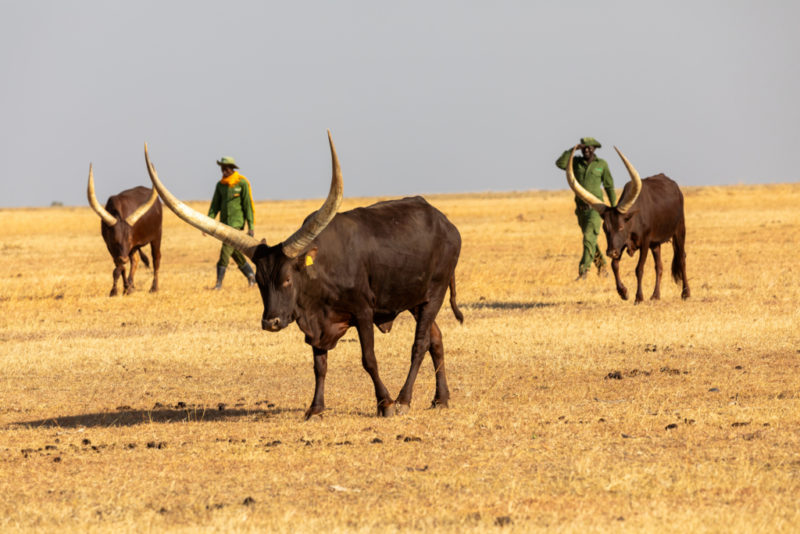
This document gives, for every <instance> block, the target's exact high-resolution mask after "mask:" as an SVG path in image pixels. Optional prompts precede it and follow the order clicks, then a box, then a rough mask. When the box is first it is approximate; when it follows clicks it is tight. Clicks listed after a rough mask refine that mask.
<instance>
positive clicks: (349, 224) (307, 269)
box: [87, 132, 690, 419]
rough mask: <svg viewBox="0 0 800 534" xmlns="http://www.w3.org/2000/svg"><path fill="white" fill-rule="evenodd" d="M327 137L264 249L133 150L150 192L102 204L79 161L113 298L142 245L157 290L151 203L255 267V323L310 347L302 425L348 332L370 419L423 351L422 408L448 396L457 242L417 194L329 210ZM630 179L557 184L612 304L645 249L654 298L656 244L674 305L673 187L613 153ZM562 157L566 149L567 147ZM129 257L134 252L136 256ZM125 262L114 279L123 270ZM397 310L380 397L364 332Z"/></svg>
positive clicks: (401, 408) (395, 409)
mask: <svg viewBox="0 0 800 534" xmlns="http://www.w3.org/2000/svg"><path fill="white" fill-rule="evenodd" d="M328 142H329V144H330V151H331V165H332V168H333V172H332V177H331V186H330V191H329V193H328V197H327V198H326V199H325V202H324V203H323V205H322V207H321V208H320V209H318V210H317V211H315V212H314V213H312V214H311V215H309V216H308V217H307V218H306V220H305V221H303V223H302V224H301V226H300V228H299V229H298V230H297V231H296V232H294V233H293V234H292V235H291V236H289V237H288V238H287V239H286V240H285V241H283V242H282V243H279V244H275V245H272V246H270V245H268V244H267V243H266V241H265V240H258V239H256V238H255V237H252V236H250V235H249V234H247V233H246V232H244V231H242V230H238V229H235V228H232V227H230V226H227V225H225V224H223V223H221V222H218V221H216V220H215V219H212V218H210V217H207V216H206V215H203V214H201V213H199V212H197V211H195V210H193V209H192V208H190V207H189V206H187V205H186V204H184V203H183V202H181V201H180V200H178V199H177V198H176V197H175V196H174V195H172V193H170V192H169V190H168V189H167V188H166V187H165V186H164V184H163V183H162V182H161V181H160V180H159V178H158V174H157V173H156V169H155V166H154V165H153V164H152V162H151V161H150V155H149V153H148V150H147V145H146V144H145V161H146V164H147V170H148V173H149V175H150V180H151V181H152V183H153V188H152V189H147V188H145V187H136V188H133V189H128V190H126V191H123V192H121V193H119V194H118V195H114V196H112V197H110V198H109V199H108V202H107V203H106V206H105V208H103V207H102V206H101V205H100V203H99V202H98V201H97V198H96V197H95V192H94V178H93V174H92V167H91V165H90V166H89V185H88V192H87V194H88V199H89V204H90V205H91V207H92V209H93V210H94V211H95V212H96V213H97V214H98V215H99V216H100V218H101V219H102V223H101V233H102V236H103V240H104V241H105V243H106V247H107V248H108V251H109V253H110V254H111V257H112V258H113V260H114V265H115V268H114V275H113V278H114V285H113V286H112V289H111V296H114V295H116V294H117V281H118V279H119V277H120V276H121V277H122V280H123V286H124V291H123V293H124V294H128V293H129V292H131V291H132V290H133V289H134V283H133V276H134V272H135V271H136V266H137V262H138V258H139V257H140V258H141V259H142V261H143V262H144V263H145V265H149V260H148V258H147V256H146V255H145V254H144V252H142V250H141V249H142V247H144V246H145V245H147V244H148V243H149V244H150V247H151V253H152V256H153V284H152V286H151V288H150V291H156V290H157V289H158V268H159V264H160V261H161V228H162V225H161V221H162V212H161V202H160V201H159V199H158V197H161V200H163V202H164V203H165V204H166V205H167V207H168V208H169V209H171V210H172V211H173V212H174V213H175V214H176V215H177V216H178V217H179V218H181V219H183V220H184V221H185V222H187V223H188V224H190V225H192V226H194V227H196V228H198V229H200V230H202V231H203V232H205V233H207V234H211V235H213V236H214V237H216V238H217V239H219V240H220V241H222V242H224V243H226V244H228V245H231V246H232V247H234V248H236V249H237V250H240V251H241V252H242V253H243V254H245V255H246V256H247V257H248V258H250V260H252V261H253V263H254V264H255V266H256V282H257V283H258V287H259V290H260V292H261V299H262V301H263V305H264V312H263V314H262V317H261V327H262V328H263V329H264V330H269V331H270V332H277V331H279V330H282V329H283V328H286V327H287V326H289V325H290V324H291V323H292V322H297V325H298V326H299V328H300V330H302V332H303V333H304V334H305V341H306V343H307V344H308V345H310V346H311V348H312V352H313V356H314V376H315V378H316V385H315V389H314V396H313V399H312V401H311V405H310V406H309V408H308V409H307V410H306V412H305V417H306V419H308V418H310V417H312V416H313V415H317V414H320V413H321V412H322V411H323V410H324V409H325V397H324V390H325V375H326V372H327V365H328V364H327V359H328V351H329V350H331V349H333V348H334V347H335V346H336V343H337V342H338V340H339V339H340V338H341V337H342V336H343V335H344V334H345V332H347V330H348V329H349V328H350V327H351V326H352V327H355V328H356V331H357V332H358V337H359V340H360V343H361V358H362V364H363V366H364V369H365V370H366V371H367V373H368V374H369V376H370V378H371V379H372V382H373V384H374V386H375V397H376V400H377V411H378V415H381V416H391V415H395V414H401V413H405V412H407V411H408V410H409V407H410V405H411V397H412V392H413V388H414V382H415V380H416V376H417V373H418V371H419V366H420V364H421V363H422V360H423V358H424V356H425V353H426V352H428V353H430V355H431V360H432V362H433V367H434V373H435V377H436V390H435V392H434V396H433V400H432V403H431V405H432V407H446V406H447V405H448V401H449V398H450V391H449V389H448V387H447V377H446V373H445V366H444V346H443V344H442V333H441V330H440V329H439V326H438V325H437V324H436V316H437V314H438V313H439V310H440V308H441V306H442V304H443V303H444V299H445V295H446V293H447V292H448V291H449V293H450V298H449V302H450V307H451V309H452V311H453V314H454V315H455V317H456V319H458V321H459V322H463V320H464V317H463V315H462V313H461V311H460V310H459V309H458V305H457V303H456V279H455V269H456V264H457V263H458V256H459V253H460V251H461V235H460V234H459V232H458V229H457V228H456V227H455V226H454V225H453V224H452V223H451V222H450V221H449V220H448V219H447V217H445V215H444V214H443V213H442V212H440V211H439V210H437V209H436V208H435V207H433V206H431V205H430V204H429V203H428V202H427V201H426V200H425V199H423V198H422V197H419V196H417V197H412V198H404V199H400V200H390V201H385V202H378V203H377V204H373V205H371V206H367V207H363V208H356V209H353V210H350V211H346V212H342V213H337V210H338V207H339V204H340V203H341V200H342V194H343V193H342V191H343V184H342V172H341V168H340V166H339V159H338V156H337V154H336V148H335V146H334V144H333V140H332V138H331V135H330V132H328ZM617 153H618V154H619V156H620V157H621V158H622V161H623V163H624V164H625V167H626V168H627V169H628V173H629V174H630V177H631V181H630V182H628V183H627V184H626V185H625V188H624V190H623V192H622V195H621V196H620V200H619V203H618V205H617V206H616V207H611V206H608V205H606V204H605V203H604V202H603V201H602V200H600V199H598V198H597V197H595V196H594V195H593V194H592V193H590V192H589V191H587V190H586V189H584V188H583V187H582V186H581V185H580V184H579V183H578V182H577V180H576V179H575V176H574V174H573V171H572V155H571V156H570V161H569V164H568V165H567V183H568V184H569V186H570V188H571V189H572V190H573V191H574V192H575V195H576V196H577V197H578V198H580V199H581V200H583V201H584V202H586V203H587V204H588V205H590V206H591V207H592V208H593V209H595V210H596V211H597V212H598V213H599V214H600V215H601V217H602V219H603V230H604V232H605V235H606V239H607V243H608V249H607V251H606V254H607V255H608V256H609V257H610V258H611V266H612V270H613V272H614V278H615V281H616V288H617V292H618V293H619V295H620V296H621V297H622V298H623V299H627V298H628V290H627V289H626V287H625V286H624V285H623V283H622V281H621V280H620V276H619V261H620V258H621V256H622V253H623V251H625V250H627V251H628V254H629V255H631V256H632V255H633V253H634V252H635V251H636V250H639V251H640V252H639V261H638V263H637V266H636V278H637V290H636V299H635V303H637V304H638V303H639V302H641V301H642V300H643V296H642V274H643V271H644V263H645V260H646V258H647V250H648V249H649V250H650V251H652V254H653V259H654V261H655V271H656V283H655V289H654V291H653V294H652V296H651V298H652V299H659V298H660V284H661V273H662V264H661V244H662V243H666V242H668V241H672V246H673V251H674V255H673V260H672V277H673V279H674V280H675V281H676V282H678V281H679V280H680V281H682V283H683V289H682V292H681V296H682V298H684V299H686V298H688V297H689V295H690V292H689V286H688V283H687V277H686V253H685V248H684V245H685V236H686V226H685V219H684V211H683V195H682V193H681V191H680V189H679V188H678V185H677V184H676V183H675V182H674V181H672V180H671V179H669V178H667V177H666V176H664V175H663V174H659V175H656V176H651V177H649V178H645V179H643V180H642V179H640V178H639V174H638V173H637V172H636V169H635V168H634V167H633V165H631V163H630V161H628V159H627V158H626V157H625V156H624V155H623V154H622V153H621V152H620V151H619V150H617ZM573 154H574V149H573ZM137 255H138V256H137ZM126 264H129V265H130V268H129V272H128V275H127V277H126V275H125V265H126ZM404 311H409V312H410V313H411V314H412V315H413V317H414V319H415V320H416V329H415V333H414V343H413V346H412V353H411V354H412V357H411V366H410V368H409V370H408V376H407V378H406V381H405V384H404V385H403V387H402V388H401V390H400V393H399V394H398V396H397V398H396V399H392V397H391V396H390V394H389V392H388V390H387V389H386V386H385V385H384V383H383V382H382V381H381V378H380V376H379V374H378V365H377V361H376V358H375V350H374V338H373V336H374V329H373V325H375V326H377V327H378V329H379V330H380V331H381V332H384V333H386V332H389V330H391V328H392V323H393V322H394V319H395V318H396V317H397V316H398V315H399V314H400V313H402V312H404Z"/></svg>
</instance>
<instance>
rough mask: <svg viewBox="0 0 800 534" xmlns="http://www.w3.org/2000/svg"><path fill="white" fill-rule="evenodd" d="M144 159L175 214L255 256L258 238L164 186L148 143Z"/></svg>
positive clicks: (248, 255) (165, 202)
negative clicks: (187, 203) (184, 200)
mask: <svg viewBox="0 0 800 534" xmlns="http://www.w3.org/2000/svg"><path fill="white" fill-rule="evenodd" d="M144 159H145V162H147V172H149V173H150V181H151V182H153V187H154V189H156V190H158V194H159V195H160V196H161V199H162V200H163V201H164V204H166V205H167V207H168V208H169V209H171V210H172V211H173V212H175V215H177V216H178V217H180V218H181V219H183V220H184V221H186V222H187V223H189V224H191V225H192V226H194V227H195V228H197V229H198V230H202V231H203V232H205V233H207V234H211V235H213V236H214V237H216V238H217V239H219V240H220V241H222V242H223V243H225V244H228V245H230V246H232V247H233V248H235V249H236V250H239V251H241V252H242V253H243V254H244V255H246V256H247V257H248V258H250V259H252V258H253V254H254V253H255V251H256V247H258V245H260V244H261V243H260V242H259V241H258V240H257V239H255V238H254V237H250V236H249V235H248V234H247V233H246V232H243V231H241V230H237V229H236V228H231V227H230V226H228V225H227V224H224V223H221V222H219V221H217V220H216V219H212V218H211V217H208V216H206V215H203V214H202V213H199V212H197V211H195V210H193V209H192V208H190V207H189V206H187V205H186V204H184V203H183V202H181V201H180V200H178V199H177V198H175V196H174V195H173V194H172V193H170V192H169V191H168V190H167V188H166V187H164V184H162V183H161V180H159V179H158V174H157V173H156V168H155V167H154V166H153V164H152V163H150V155H149V154H148V153H147V143H145V144H144Z"/></svg>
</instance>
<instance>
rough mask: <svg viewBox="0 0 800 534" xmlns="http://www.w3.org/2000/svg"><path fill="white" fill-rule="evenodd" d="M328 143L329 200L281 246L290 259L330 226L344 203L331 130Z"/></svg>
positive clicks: (340, 174) (340, 175)
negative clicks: (331, 170)
mask: <svg viewBox="0 0 800 534" xmlns="http://www.w3.org/2000/svg"><path fill="white" fill-rule="evenodd" d="M328 143H329V144H330V145H331V166H332V167H333V174H332V176H331V189H330V191H329V192H328V198H327V199H325V202H324V203H323V204H322V207H321V208H320V209H318V210H317V211H316V212H315V213H314V214H313V215H312V216H311V217H310V218H309V219H308V220H307V221H306V222H305V223H304V224H303V226H301V227H300V229H299V230H297V231H296V232H295V233H293V234H292V235H291V236H290V237H289V239H287V240H286V241H284V242H283V245H281V248H282V249H283V253H284V254H285V255H286V256H287V257H289V258H296V257H297V256H298V255H299V254H300V252H302V251H303V249H304V248H306V247H307V246H308V245H309V243H311V242H312V241H313V240H314V239H315V238H316V237H317V236H318V235H319V234H320V232H322V231H323V230H324V229H325V227H326V226H328V223H329V222H331V219H333V217H334V216H335V215H336V210H338V209H339V204H341V203H342V189H343V185H342V169H341V168H340V167H339V157H338V156H337V155H336V147H335V146H333V138H331V131H330V130H328Z"/></svg>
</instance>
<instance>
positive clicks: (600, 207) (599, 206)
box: [567, 145, 642, 214]
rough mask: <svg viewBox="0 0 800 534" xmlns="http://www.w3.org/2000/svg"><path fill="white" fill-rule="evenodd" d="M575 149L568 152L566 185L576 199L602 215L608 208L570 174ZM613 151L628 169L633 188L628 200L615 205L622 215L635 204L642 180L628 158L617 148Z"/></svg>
mask: <svg viewBox="0 0 800 534" xmlns="http://www.w3.org/2000/svg"><path fill="white" fill-rule="evenodd" d="M576 148H578V146H577V145H576V146H575V147H573V148H572V152H570V155H569V162H568V163H567V183H568V184H569V187H570V188H571V189H572V190H573V191H574V192H575V194H576V195H577V196H578V198H580V199H581V200H583V201H584V202H586V203H587V204H589V205H590V206H591V207H592V208H594V209H595V210H597V211H599V212H600V213H603V211H605V209H606V208H608V205H607V204H606V203H605V202H603V201H602V200H600V199H599V198H597V197H596V196H594V195H593V194H592V193H590V192H589V191H587V190H586V189H584V187H583V186H582V185H581V184H579V183H578V181H577V180H576V179H575V174H574V173H573V172H572V158H573V156H574V155H575V149H576ZM614 150H616V151H617V154H619V157H620V158H622V162H623V163H624V164H625V167H626V168H627V169H628V174H630V175H631V183H632V185H633V188H632V189H631V195H630V198H625V199H623V200H622V202H620V203H619V204H617V211H618V212H620V213H623V214H624V213H627V212H628V210H629V209H631V206H633V203H634V202H636V199H637V198H638V197H639V193H640V192H641V191H642V179H641V178H639V173H638V172H637V171H636V169H635V168H634V167H633V165H631V162H630V161H628V158H626V157H625V155H624V154H623V153H622V152H620V150H619V149H618V148H617V147H614Z"/></svg>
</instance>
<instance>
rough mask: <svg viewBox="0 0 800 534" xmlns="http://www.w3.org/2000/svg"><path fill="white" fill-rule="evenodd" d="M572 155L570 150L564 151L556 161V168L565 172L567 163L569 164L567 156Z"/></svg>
mask: <svg viewBox="0 0 800 534" xmlns="http://www.w3.org/2000/svg"><path fill="white" fill-rule="evenodd" d="M570 154H572V149H571V148H568V149H566V150H565V151H564V153H563V154H561V156H560V157H559V158H558V159H557V160H556V167H558V168H559V169H561V170H562V171H565V170H567V163H569V155H570Z"/></svg>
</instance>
